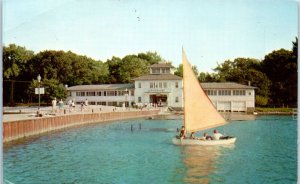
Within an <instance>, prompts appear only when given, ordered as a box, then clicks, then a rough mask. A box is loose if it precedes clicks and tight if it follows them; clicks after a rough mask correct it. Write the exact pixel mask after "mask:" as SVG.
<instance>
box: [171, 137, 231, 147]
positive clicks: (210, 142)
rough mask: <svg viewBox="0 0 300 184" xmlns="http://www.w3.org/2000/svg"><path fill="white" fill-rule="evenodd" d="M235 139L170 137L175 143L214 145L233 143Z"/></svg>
mask: <svg viewBox="0 0 300 184" xmlns="http://www.w3.org/2000/svg"><path fill="white" fill-rule="evenodd" d="M235 141H236V137H233V138H229V139H220V140H198V139H182V140H180V139H177V138H176V137H175V138H173V139H172V142H173V144H175V145H199V146H215V145H227V144H233V143H235Z"/></svg>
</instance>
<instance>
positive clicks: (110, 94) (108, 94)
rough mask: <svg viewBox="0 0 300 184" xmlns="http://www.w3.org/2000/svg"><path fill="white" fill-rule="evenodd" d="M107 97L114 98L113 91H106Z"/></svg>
mask: <svg viewBox="0 0 300 184" xmlns="http://www.w3.org/2000/svg"><path fill="white" fill-rule="evenodd" d="M107 96H115V91H107Z"/></svg>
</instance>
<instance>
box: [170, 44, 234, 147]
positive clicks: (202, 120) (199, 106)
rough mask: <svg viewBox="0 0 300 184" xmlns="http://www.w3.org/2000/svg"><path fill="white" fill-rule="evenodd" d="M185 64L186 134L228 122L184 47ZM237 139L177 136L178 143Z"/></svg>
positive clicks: (208, 142) (224, 143)
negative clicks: (193, 68) (208, 93)
mask: <svg viewBox="0 0 300 184" xmlns="http://www.w3.org/2000/svg"><path fill="white" fill-rule="evenodd" d="M182 65H183V96H184V127H185V131H186V135H188V134H189V133H191V132H197V131H200V130H206V129H210V128H214V127H218V126H222V125H225V124H226V123H228V122H227V121H226V120H225V119H224V118H223V116H222V115H221V114H219V113H218V111H217V110H216V108H215V107H214V105H213V104H212V102H211V101H210V99H209V98H208V96H207V95H206V93H205V92H204V90H203V88H202V87H201V85H200V83H199V81H198V79H197V77H196V76H195V74H194V72H193V70H192V67H191V65H190V63H189V61H188V59H187V56H186V54H185V52H184V50H183V48H182ZM235 141H236V138H235V137H231V138H228V139H220V140H199V139H189V138H184V139H180V138H178V137H175V138H173V139H172V142H173V143H174V144H176V145H226V144H232V143H234V142H235Z"/></svg>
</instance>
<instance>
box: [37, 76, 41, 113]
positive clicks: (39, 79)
mask: <svg viewBox="0 0 300 184" xmlns="http://www.w3.org/2000/svg"><path fill="white" fill-rule="evenodd" d="M41 79H42V77H41V75H40V74H39V75H38V76H37V80H38V83H39V88H38V91H39V92H38V93H39V110H40V105H41V92H40V89H41V88H40V87H41Z"/></svg>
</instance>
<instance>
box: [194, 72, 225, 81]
mask: <svg viewBox="0 0 300 184" xmlns="http://www.w3.org/2000/svg"><path fill="white" fill-rule="evenodd" d="M198 80H199V81H200V82H220V80H219V75H218V74H215V73H212V74H210V73H208V72H206V73H204V72H201V73H200V74H199V77H198Z"/></svg>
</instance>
